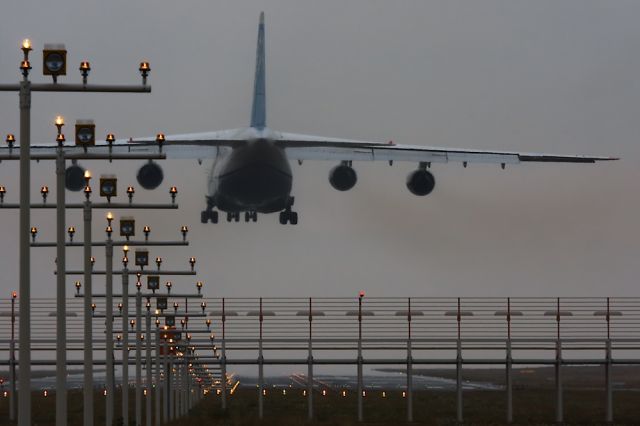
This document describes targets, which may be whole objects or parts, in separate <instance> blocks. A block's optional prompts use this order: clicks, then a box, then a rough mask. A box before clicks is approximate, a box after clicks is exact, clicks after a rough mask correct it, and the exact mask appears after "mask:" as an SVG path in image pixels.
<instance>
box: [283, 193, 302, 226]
mask: <svg viewBox="0 0 640 426" xmlns="http://www.w3.org/2000/svg"><path fill="white" fill-rule="evenodd" d="M293 201H294V198H293V197H291V198H289V202H288V203H287V208H285V209H284V210H283V211H281V212H280V225H286V224H287V222H288V223H290V224H291V225H297V224H298V213H297V212H294V211H292V210H291V207H292V206H293Z"/></svg>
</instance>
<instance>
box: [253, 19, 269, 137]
mask: <svg viewBox="0 0 640 426" xmlns="http://www.w3.org/2000/svg"><path fill="white" fill-rule="evenodd" d="M266 97H267V96H266V87H265V64H264V12H262V13H260V24H259V25H258V47H257V49H256V76H255V81H254V84H253V107H252V108H251V127H255V128H256V129H264V128H265V127H266V126H267V105H266V102H267V99H266Z"/></svg>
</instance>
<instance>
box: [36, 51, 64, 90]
mask: <svg viewBox="0 0 640 426" xmlns="http://www.w3.org/2000/svg"><path fill="white" fill-rule="evenodd" d="M42 63H43V65H42V74H43V75H50V76H51V77H53V82H54V83H56V82H57V81H58V76H60V75H67V50H66V49H65V47H64V44H45V45H44V50H43V51H42Z"/></svg>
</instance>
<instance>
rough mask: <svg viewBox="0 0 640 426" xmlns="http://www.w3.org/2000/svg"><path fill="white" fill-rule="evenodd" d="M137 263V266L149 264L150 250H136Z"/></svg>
mask: <svg viewBox="0 0 640 426" xmlns="http://www.w3.org/2000/svg"><path fill="white" fill-rule="evenodd" d="M135 264H136V266H141V267H142V266H147V265H149V251H148V250H136V254H135Z"/></svg>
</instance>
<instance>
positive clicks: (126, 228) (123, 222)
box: [120, 217, 136, 238]
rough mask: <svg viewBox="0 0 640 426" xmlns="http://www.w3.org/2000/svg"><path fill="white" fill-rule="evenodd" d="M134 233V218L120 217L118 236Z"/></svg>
mask: <svg viewBox="0 0 640 426" xmlns="http://www.w3.org/2000/svg"><path fill="white" fill-rule="evenodd" d="M135 235H136V220H135V219H134V218H132V217H123V218H122V219H120V236H121V237H127V238H129V237H133V236H135Z"/></svg>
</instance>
